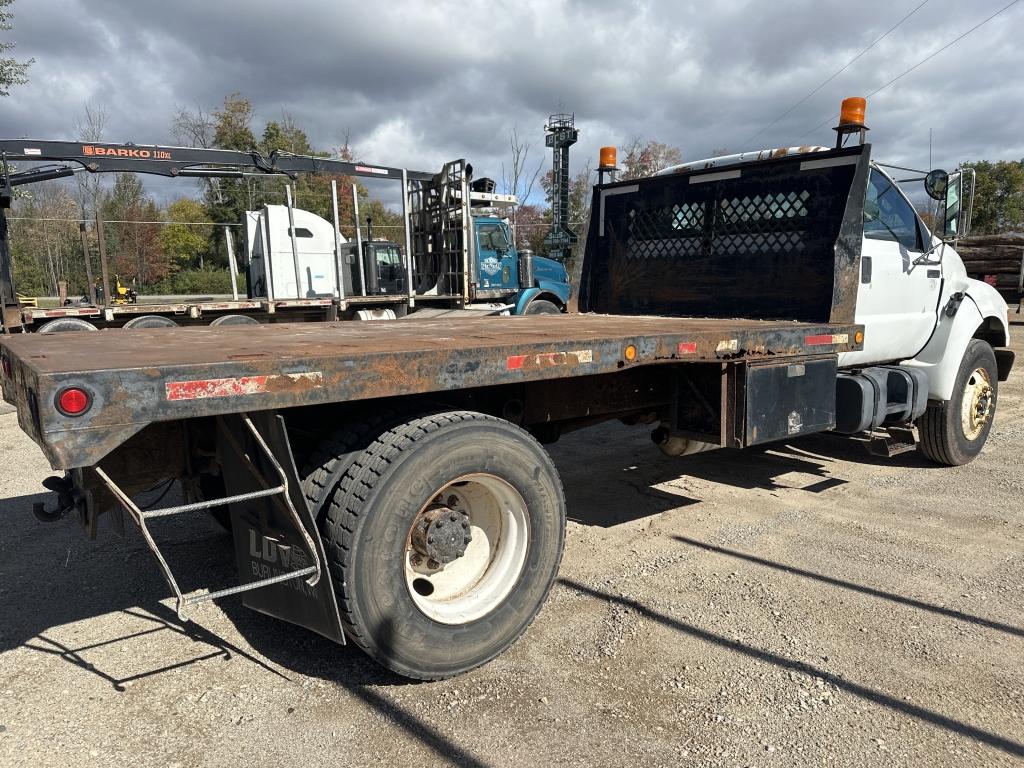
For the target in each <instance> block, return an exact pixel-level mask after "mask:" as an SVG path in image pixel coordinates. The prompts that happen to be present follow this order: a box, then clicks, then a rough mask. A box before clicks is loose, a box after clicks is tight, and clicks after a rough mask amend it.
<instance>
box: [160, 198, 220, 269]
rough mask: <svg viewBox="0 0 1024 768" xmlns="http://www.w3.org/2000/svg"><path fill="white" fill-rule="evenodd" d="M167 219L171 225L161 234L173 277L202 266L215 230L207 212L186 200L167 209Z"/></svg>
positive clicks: (182, 199) (166, 226)
mask: <svg viewBox="0 0 1024 768" xmlns="http://www.w3.org/2000/svg"><path fill="white" fill-rule="evenodd" d="M166 217H167V222H168V223H167V224H166V225H165V226H164V227H163V228H162V229H161V230H160V234H159V236H158V240H159V243H160V249H161V250H162V251H163V254H164V256H165V258H166V259H167V262H168V266H169V271H170V273H171V274H174V273H176V272H179V271H180V270H183V269H189V268H190V267H193V266H195V265H196V264H197V263H199V264H202V262H203V256H204V255H205V254H206V253H207V252H208V251H209V249H210V237H211V236H212V235H213V229H214V228H213V223H212V222H211V221H210V219H209V217H208V216H207V215H206V208H205V207H203V205H202V204H201V203H198V202H196V201H195V200H191V199H189V198H187V197H183V198H181V199H180V200H175V201H174V202H173V203H171V204H170V205H169V206H167V211H166Z"/></svg>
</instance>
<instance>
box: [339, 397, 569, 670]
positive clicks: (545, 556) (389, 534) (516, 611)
mask: <svg viewBox="0 0 1024 768" xmlns="http://www.w3.org/2000/svg"><path fill="white" fill-rule="evenodd" d="M323 533H324V539H325V545H326V549H327V556H328V561H329V565H330V568H331V575H332V578H333V581H334V587H335V590H336V592H337V595H338V603H339V608H340V611H341V616H342V619H343V620H344V622H345V624H346V630H347V635H348V636H349V637H350V639H351V640H352V641H353V642H354V643H356V645H358V646H359V647H360V648H362V649H363V650H364V651H366V653H367V654H369V655H370V656H371V657H372V658H373V659H375V660H376V661H378V662H379V663H381V664H383V665H384V666H386V667H388V668H390V669H392V670H394V671H395V672H398V673H400V674H402V675H405V676H407V677H413V678H419V679H423V680H439V679H442V678H446V677H451V676H453V675H457V674H460V673H462V672H466V671H468V670H470V669H473V668H475V667H478V666H480V665H481V664H484V663H486V662H487V661H489V660H491V659H492V658H494V657H495V656H497V655H498V654H499V653H501V652H502V651H504V650H505V649H506V648H508V647H509V646H510V645H511V644H512V643H513V642H515V641H516V639H518V638H519V636H520V635H522V633H523V632H524V631H525V630H526V628H527V627H528V626H529V625H530V623H531V622H532V621H533V618H534V617H535V616H536V615H537V612H538V611H539V610H540V607H541V605H542V604H543V603H544V600H545V599H546V597H547V594H548V591H549V590H550V589H551V584H552V582H553V581H554V578H555V575H556V573H557V571H558V564H559V561H560V560H561V556H562V546H563V542H564V538H565V502H564V499H563V496H562V488H561V483H560V481H559V478H558V472H557V470H556V469H555V467H554V465H553V464H552V462H551V459H550V458H549V457H548V456H547V454H546V453H545V452H544V450H543V449H542V448H541V446H540V444H539V443H537V442H536V441H535V440H534V439H533V438H532V437H530V435H528V434H527V433H526V432H524V431H523V430H521V429H519V428H518V427H516V426H514V425H512V424H510V423H508V422H506V421H503V420H501V419H497V418H494V417H491V416H485V415H483V414H480V413H473V412H469V411H449V412H445V413H436V414H432V415H428V416H421V417H419V418H415V419H412V420H411V421H407V422H405V423H402V424H399V425H398V426H395V427H393V428H391V429H388V430H386V431H384V432H383V433H382V434H380V435H379V436H378V437H377V438H376V439H375V440H374V441H373V442H371V443H370V444H369V446H368V447H367V448H366V449H365V450H363V451H362V452H360V453H359V454H358V455H357V456H356V457H355V459H354V460H353V461H352V463H351V466H350V467H349V468H348V471H347V472H346V473H345V475H344V477H343V478H342V479H341V481H340V482H339V483H338V485H337V486H336V488H335V489H334V493H333V495H332V498H331V500H330V503H329V505H328V507H327V509H326V515H325V519H324V521H323Z"/></svg>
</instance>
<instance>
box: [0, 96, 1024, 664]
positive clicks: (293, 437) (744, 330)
mask: <svg viewBox="0 0 1024 768" xmlns="http://www.w3.org/2000/svg"><path fill="white" fill-rule="evenodd" d="M863 129H864V125H863V119H862V117H861V115H859V114H857V113H856V111H854V113H853V114H851V113H850V110H848V109H844V110H843V121H842V122H841V124H840V126H839V134H838V139H837V143H836V146H835V147H834V148H831V149H826V148H820V147H818V148H813V147H810V148H809V147H804V148H796V149H783V150H774V151H767V152H758V153H752V154H748V155H743V156H734V157H731V158H715V159H711V160H708V161H701V162H698V163H689V164H687V165H683V166H678V167H675V168H670V169H666V170H665V171H664V172H663V173H660V174H658V175H655V176H651V177H648V178H640V179H632V180H628V181H616V180H615V179H614V170H613V169H614V161H613V160H611V159H610V158H611V154H612V153H605V152H603V153H602V156H603V157H604V158H605V159H606V161H607V162H605V164H604V166H603V167H602V169H601V171H602V173H601V179H600V181H599V183H598V184H597V185H596V186H595V187H594V190H593V202H592V215H591V217H590V225H589V229H588V232H587V236H586V244H585V248H584V255H583V258H584V263H583V269H582V282H581V285H580V291H579V307H580V312H579V314H561V315H557V316H549V317H536V316H534V317H531V316H519V317H511V318H505V319H496V318H487V317H482V318H472V319H468V320H463V321H459V322H457V321H455V320H452V319H450V318H439V319H433V320H425V321H423V322H419V323H406V322H392V323H371V324H366V325H363V326H357V325H356V324H354V323H340V322H337V323H304V324H271V325H260V326H252V327H250V328H233V327H231V326H223V327H208V328H198V329H183V328H178V329H175V328H169V329H161V330H155V329H154V330H146V329H134V330H129V331H125V332H124V333H125V334H126V343H124V344H118V345H115V346H111V345H109V344H107V343H105V341H104V340H103V339H102V334H52V335H40V334H12V335H8V336H4V337H2V339H0V362H2V368H3V374H2V381H3V389H4V396H5V398H6V399H7V401H8V402H10V403H12V404H13V405H14V406H15V407H16V408H17V414H18V422H19V425H20V426H21V428H22V429H23V430H24V431H25V432H26V433H27V434H28V435H29V436H31V438H32V439H33V440H34V441H35V442H36V443H37V444H38V445H39V447H40V449H41V450H42V451H43V453H44V454H45V455H46V457H47V458H48V459H49V461H50V463H51V464H52V466H53V467H54V469H56V470H58V471H59V474H58V475H55V476H53V477H51V478H50V479H49V480H47V482H46V483H45V485H46V487H47V488H48V489H50V490H51V491H53V494H52V499H51V501H49V502H48V503H46V504H39V505H37V507H36V509H35V510H34V511H35V513H36V515H37V516H38V517H39V518H40V519H42V520H45V521H48V522H57V521H60V520H62V519H64V518H67V517H71V518H74V519H76V520H78V521H79V522H80V523H81V524H82V525H83V526H84V528H85V531H86V533H87V535H89V536H95V535H96V534H97V531H98V530H99V529H100V523H101V521H107V522H108V523H109V525H106V524H105V525H104V526H103V527H104V528H107V527H109V528H110V529H112V530H114V531H117V532H124V531H125V529H126V528H127V527H128V526H129V525H134V526H135V527H137V528H138V529H139V530H140V531H141V533H142V535H143V537H144V538H145V541H146V543H147V545H148V546H149V547H150V548H151V549H152V551H153V553H154V555H155V556H156V562H157V564H158V567H159V568H160V569H161V571H162V573H163V575H164V577H165V578H166V580H167V583H168V585H169V587H170V590H171V591H172V592H173V594H174V596H175V599H176V601H177V608H178V612H179V615H181V616H182V617H187V616H189V615H193V614H195V612H197V611H201V609H200V608H198V607H197V606H198V605H200V604H201V603H202V602H203V601H207V600H212V599H219V598H227V597H229V596H232V595H237V594H241V595H242V600H243V601H244V603H245V604H246V605H248V606H249V607H251V608H253V609H255V610H257V611H261V612H263V613H266V614H268V615H271V616H275V617H278V618H280V619H283V620H285V621H289V622H293V623H295V624H299V625H301V626H304V627H307V628H309V629H311V630H313V631H315V632H318V633H320V634H322V635H324V636H326V637H329V638H331V639H333V640H335V641H337V642H339V643H341V642H345V641H351V642H353V643H355V644H356V645H357V646H359V647H360V648H361V649H363V650H364V651H365V652H366V653H367V654H369V655H370V656H371V657H372V658H374V659H375V660H377V661H378V662H380V663H381V664H383V665H385V666H386V667H388V668H390V669H392V670H395V671H396V672H398V673H400V674H402V675H406V676H409V677H413V678H420V679H440V678H445V677H449V676H452V675H457V674H460V673H462V672H465V671H467V670H470V669H473V668H474V667H477V666H479V665H481V664H484V663H486V662H487V661H488V660H490V659H492V658H494V657H495V656H496V655H498V654H499V653H501V652H502V651H503V650H504V649H506V648H508V647H509V645H511V644H512V643H513V642H515V641H516V639H517V638H519V637H520V636H521V635H522V634H523V632H524V631H525V630H526V628H527V627H528V625H529V624H530V622H531V621H532V620H533V619H534V617H535V616H536V615H537V613H538V611H539V610H540V608H541V606H542V604H543V603H544V600H545V598H546V596H547V594H548V591H549V590H550V588H551V585H552V583H553V581H554V579H555V576H556V573H557V571H558V566H559V561H560V558H561V555H562V549H563V544H564V540H565V533H566V530H565V520H566V509H565V499H564V496H563V490H562V486H561V483H560V482H559V477H558V472H557V470H556V468H555V466H554V464H553V463H552V461H551V458H550V457H549V455H548V454H547V452H546V451H545V449H544V444H546V443H550V442H552V441H554V440H557V439H558V438H559V436H560V435H562V434H565V433H567V432H570V431H572V430H579V429H585V428H587V427H590V426H592V425H594V424H598V423H601V422H604V421H608V420H621V421H623V422H626V423H628V424H634V425H648V428H649V429H651V432H652V439H653V441H654V442H655V443H656V444H657V446H658V447H659V448H661V450H662V451H664V452H665V453H668V454H671V455H677V456H683V455H685V454H688V453H694V452H696V451H701V450H710V449H722V448H730V449H747V448H756V447H758V446H765V445H770V444H772V443H775V442H778V441H789V440H793V439H797V438H800V437H802V436H804V435H809V434H815V433H822V432H834V433H839V434H845V435H851V436H855V437H858V438H862V439H863V442H864V443H865V444H866V445H867V446H869V448H870V449H871V450H873V451H874V452H875V453H878V454H883V455H891V454H893V453H896V452H898V451H905V450H913V449H914V448H915V446H916V447H917V449H919V450H921V451H923V453H924V455H925V456H927V457H928V458H929V459H930V460H932V461H933V462H936V463H937V464H940V465H960V464H965V463H967V462H969V461H971V460H972V459H973V458H974V457H976V456H977V455H978V453H979V452H980V451H981V450H982V447H983V446H984V445H985V442H986V439H987V437H988V435H989V432H990V430H991V428H992V423H993V419H994V418H995V414H996V408H997V404H998V394H999V383H1000V382H1001V381H1004V380H1005V379H1006V377H1007V376H1008V375H1009V373H1010V369H1011V367H1012V364H1013V354H1012V353H1011V352H1010V351H1009V350H1007V349H1006V347H1007V344H1008V341H1009V339H1008V326H1007V307H1006V304H1005V303H1004V302H1003V300H1002V299H1001V298H1000V297H999V295H998V294H997V293H996V291H995V290H994V289H993V288H992V287H991V286H989V285H986V284H985V283H983V282H978V281H974V280H970V279H968V278H967V277H966V274H965V272H964V268H963V265H962V263H961V262H960V259H959V258H958V257H957V254H956V251H955V249H954V248H953V247H952V245H951V243H952V241H953V239H954V238H955V236H956V235H957V234H958V233H960V232H962V231H963V229H964V225H965V224H966V219H965V211H966V210H967V209H966V208H965V207H963V206H959V204H958V192H959V191H960V184H959V183H958V181H957V177H956V174H946V173H942V172H932V173H929V174H927V175H926V176H927V187H928V189H929V190H930V192H931V194H933V195H934V196H935V197H936V198H937V199H939V200H940V201H941V205H942V207H943V208H944V212H943V213H944V215H943V218H942V221H943V222H944V223H943V226H942V230H941V231H936V232H929V231H928V230H927V229H926V228H925V226H924V225H923V223H922V222H921V221H920V219H919V218H918V217H917V215H916V214H915V212H914V208H913V207H912V206H911V205H910V202H909V201H908V200H907V198H906V197H905V196H904V195H903V193H902V192H901V191H900V189H899V188H898V186H897V184H896V183H894V181H893V179H892V177H891V176H890V175H889V174H887V173H886V171H885V169H884V167H883V166H881V165H879V164H877V163H875V162H874V161H873V160H872V159H871V146H870V145H869V144H866V143H864V132H863ZM857 138H859V141H857V140H856V139H857ZM491 244H492V245H495V246H500V245H501V242H500V240H499V241H498V242H495V241H492V242H491ZM498 252H499V248H497V247H496V248H495V253H498ZM499 263H500V258H499ZM128 334H130V335H128ZM652 449H653V447H652ZM721 460H722V461H724V462H728V461H730V460H731V459H730V456H729V455H728V454H724V455H723V456H722V459H721ZM679 470H680V472H682V473H685V471H686V464H685V459H681V460H680V465H679ZM167 481H178V482H179V483H180V484H181V487H182V489H183V491H184V501H183V502H182V503H180V504H174V505H172V506H170V507H161V508H151V507H147V506H146V505H144V504H141V503H140V502H139V500H138V498H137V497H138V494H139V493H140V492H142V491H144V490H146V489H150V488H152V487H154V486H155V485H156V484H158V483H161V482H167ZM209 511H216V512H217V513H218V514H219V515H221V516H222V517H223V518H224V520H225V522H226V524H227V526H228V527H229V528H230V531H231V536H232V541H233V544H234V553H235V559H236V562H237V568H238V575H239V584H238V585H237V586H234V587H231V588H228V589H222V590H214V591H208V590H201V591H198V592H188V593H185V592H183V591H182V589H181V587H180V585H179V582H178V580H177V578H176V576H175V574H174V572H173V571H172V570H171V568H170V567H169V566H168V563H167V561H166V560H165V559H164V557H163V555H162V551H161V547H160V543H159V531H158V530H156V529H155V526H154V525H153V523H154V521H156V520H159V519H160V518H162V517H165V516H169V515H183V516H189V515H192V516H195V515H202V514H203V513H204V512H209ZM204 530H206V529H204ZM178 552H179V554H180V549H179V550H178ZM60 557H62V555H61V553H58V552H56V551H55V552H54V559H55V560H56V559H57V558H60ZM132 567H140V566H139V565H138V564H135V563H133V564H132ZM196 615H197V618H198V620H200V621H201V620H202V614H201V612H200V613H198V614H196Z"/></svg>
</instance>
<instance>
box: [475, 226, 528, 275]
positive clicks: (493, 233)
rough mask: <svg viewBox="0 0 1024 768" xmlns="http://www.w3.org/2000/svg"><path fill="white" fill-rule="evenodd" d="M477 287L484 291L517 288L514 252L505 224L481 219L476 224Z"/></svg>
mask: <svg viewBox="0 0 1024 768" xmlns="http://www.w3.org/2000/svg"><path fill="white" fill-rule="evenodd" d="M476 238H477V259H478V264H479V267H480V270H479V288H480V289H481V290H484V291H488V290H503V291H514V290H516V289H517V288H518V275H517V274H516V259H515V254H514V253H513V252H512V248H511V246H510V244H509V239H508V232H507V230H506V229H505V225H504V224H502V223H501V222H498V221H482V222H478V223H477V225H476Z"/></svg>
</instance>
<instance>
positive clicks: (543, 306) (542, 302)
mask: <svg viewBox="0 0 1024 768" xmlns="http://www.w3.org/2000/svg"><path fill="white" fill-rule="evenodd" d="M523 314H526V315H560V314H562V310H560V309H559V308H558V305H557V304H554V303H553V302H550V301H548V300H547V299H534V300H533V301H531V302H530V303H529V304H527V305H526V312H524V313H523Z"/></svg>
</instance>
